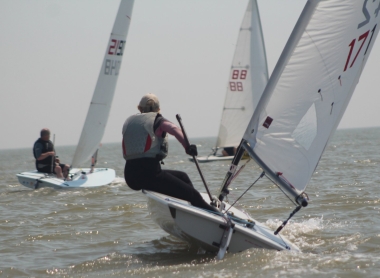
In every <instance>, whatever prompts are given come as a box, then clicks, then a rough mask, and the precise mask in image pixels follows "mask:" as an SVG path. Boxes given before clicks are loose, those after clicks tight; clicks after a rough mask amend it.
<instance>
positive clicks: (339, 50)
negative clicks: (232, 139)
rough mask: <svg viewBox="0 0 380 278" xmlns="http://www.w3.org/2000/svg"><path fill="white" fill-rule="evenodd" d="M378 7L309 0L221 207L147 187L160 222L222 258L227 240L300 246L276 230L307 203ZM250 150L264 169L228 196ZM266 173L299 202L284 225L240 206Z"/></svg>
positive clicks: (353, 0) (371, 37) (352, 0)
mask: <svg viewBox="0 0 380 278" xmlns="http://www.w3.org/2000/svg"><path fill="white" fill-rule="evenodd" d="M379 10H380V9H379V3H378V1H368V0H361V1H358V0H346V1H341V0H329V1H324V0H309V1H307V3H306V5H305V8H304V10H303V11H302V14H301V16H300V18H299V20H298V22H297V24H296V26H295V28H294V30H293V32H292V34H291V36H290V38H289V40H288V42H287V44H286V46H285V48H284V50H283V52H282V54H281V56H280V59H279V60H278V62H277V64H276V67H275V69H274V71H273V73H272V75H271V78H270V80H269V82H268V84H267V86H266V87H265V90H264V92H263V95H262V97H261V98H260V101H259V103H258V106H257V108H256V109H255V112H254V113H253V116H252V117H251V118H250V122H249V124H248V127H247V128H246V131H245V134H244V136H243V138H242V140H241V142H240V145H239V147H238V149H237V153H236V155H235V156H234V159H233V161H232V163H231V165H230V168H229V170H228V172H227V174H226V176H225V178H224V180H223V183H222V186H221V188H220V190H219V192H218V199H215V198H212V197H210V198H209V199H208V200H212V201H213V203H215V204H216V205H217V206H218V207H219V210H220V214H215V213H213V212H208V211H205V210H201V209H195V208H194V207H192V206H190V205H188V204H186V202H183V201H181V200H176V199H173V198H171V197H170V196H160V195H157V194H152V193H149V192H145V194H146V196H147V197H148V200H149V201H148V203H149V208H150V210H151V214H152V216H153V217H154V219H155V221H156V222H157V223H158V224H159V225H160V227H162V229H164V230H165V231H167V232H169V233H171V234H172V235H174V236H176V237H179V238H181V239H183V240H185V241H188V242H190V243H193V242H196V243H197V244H199V245H200V246H202V247H204V248H206V249H211V250H214V251H217V252H218V258H222V257H223V256H224V254H225V252H226V250H227V249H228V248H230V249H228V251H229V252H232V251H233V252H235V251H236V252H238V251H241V250H245V249H248V248H252V247H258V248H267V249H276V250H284V249H289V248H288V247H290V249H291V250H294V249H296V248H294V246H293V245H291V244H290V243H288V241H286V240H284V242H281V241H279V238H278V237H277V235H279V233H280V232H281V230H282V229H283V228H284V227H285V226H286V224H287V223H288V222H289V220H290V219H291V218H292V217H293V216H294V215H295V214H296V213H297V212H298V211H299V210H300V209H301V208H302V207H306V206H308V202H309V198H308V196H307V194H306V192H305V190H306V187H307V185H308V183H309V182H310V179H311V176H312V174H313V173H314V171H315V169H316V168H317V165H318V163H319V161H320V159H321V156H322V154H323V152H324V150H325V149H326V146H327V144H328V142H329V141H330V140H331V138H332V136H333V134H334V132H335V130H336V128H337V126H338V124H339V122H340V120H341V118H342V116H343V114H344V111H345V109H346V108H347V105H348V103H349V100H350V98H351V96H352V94H353V92H354V90H355V87H356V85H357V83H358V81H359V79H360V76H361V74H362V71H363V68H364V67H365V64H366V62H367V60H368V57H369V54H370V52H371V50H372V47H373V45H374V42H375V40H376V38H377V35H378V31H379V28H378V24H379V22H380V16H378V13H379ZM244 152H247V153H248V154H249V156H250V157H251V158H252V159H253V160H254V161H255V162H256V163H257V165H258V166H259V167H260V168H261V169H262V170H263V172H262V173H261V175H260V176H259V177H258V178H257V179H256V180H255V181H254V182H253V183H252V184H251V185H249V186H247V189H246V191H245V192H244V193H243V194H242V195H241V196H240V197H239V198H237V200H236V201H235V202H234V203H233V204H229V203H228V202H226V201H225V200H226V198H227V197H228V194H229V190H228V188H229V185H230V184H231V183H232V182H233V181H234V179H235V178H236V176H237V175H238V174H239V173H240V172H241V170H242V169H243V167H244V166H245V164H244V165H243V166H241V167H240V168H239V167H238V166H239V162H240V160H241V157H242V156H243V153H244ZM195 162H197V161H196V160H195ZM197 166H198V164H197ZM200 173H201V172H200ZM201 177H202V180H203V176H202V175H201ZM263 177H267V178H268V179H269V180H270V181H271V182H273V183H274V184H276V185H277V186H278V188H280V189H281V191H282V192H283V193H284V194H285V195H286V196H287V198H288V199H289V200H290V201H291V202H292V203H293V205H294V210H293V211H291V212H290V215H289V217H287V218H286V220H284V221H283V223H282V225H281V226H279V227H278V228H277V230H276V231H274V233H273V232H272V231H271V232H268V234H267V233H265V232H264V231H267V229H266V227H265V226H263V225H262V224H259V223H258V222H255V221H254V219H252V218H250V216H248V215H246V214H245V213H244V212H242V211H239V210H237V209H236V208H234V204H235V203H236V202H237V201H238V200H239V199H240V198H242V197H243V196H244V194H245V193H246V192H247V191H248V190H249V189H250V188H251V187H252V186H253V185H255V184H257V182H258V181H259V180H260V179H261V178H263ZM206 189H207V186H206ZM255 190H259V185H257V186H256V187H255ZM208 196H210V194H208ZM208 196H207V197H208ZM204 198H205V197H204ZM276 201H277V200H276ZM230 206H232V208H230ZM229 212H231V214H230V213H229ZM232 212H233V214H232ZM251 221H253V222H251ZM250 223H252V225H250ZM252 226H253V227H252ZM272 233H273V234H272ZM259 236H262V237H259ZM241 237H242V238H243V239H242V240H237V238H241ZM236 242H238V243H236ZM237 246H238V247H237ZM213 247H215V248H213Z"/></svg>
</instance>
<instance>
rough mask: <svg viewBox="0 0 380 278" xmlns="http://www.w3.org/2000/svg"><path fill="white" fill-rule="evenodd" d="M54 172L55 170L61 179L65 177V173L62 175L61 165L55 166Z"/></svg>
mask: <svg viewBox="0 0 380 278" xmlns="http://www.w3.org/2000/svg"><path fill="white" fill-rule="evenodd" d="M54 172H55V174H56V175H57V178H59V179H63V175H62V169H61V167H60V166H58V165H57V166H55V168H54Z"/></svg>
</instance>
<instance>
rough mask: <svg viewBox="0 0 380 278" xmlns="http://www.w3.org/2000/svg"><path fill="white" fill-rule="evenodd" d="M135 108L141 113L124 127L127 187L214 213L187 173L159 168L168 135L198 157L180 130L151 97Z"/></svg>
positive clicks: (155, 98)
mask: <svg viewBox="0 0 380 278" xmlns="http://www.w3.org/2000/svg"><path fill="white" fill-rule="evenodd" d="M137 108H138V109H139V111H140V112H141V114H136V115H132V116H130V117H129V118H128V119H127V120H126V121H125V123H124V126H123V142H122V146H123V156H124V159H125V160H126V163H125V168H124V178H125V181H126V183H127V185H128V186H129V187H130V188H131V189H133V190H142V189H146V190H151V191H155V192H158V193H162V194H165V195H169V196H172V197H175V198H179V199H182V200H186V201H188V202H190V203H191V204H192V205H193V206H196V207H199V208H203V209H207V210H211V211H217V209H216V208H215V207H213V206H211V205H209V204H208V203H207V202H205V201H204V200H203V198H202V196H201V195H200V193H199V192H198V191H197V190H196V189H195V188H194V186H193V184H192V183H191V181H190V178H189V177H188V175H187V174H186V173H184V172H181V171H175V170H163V169H161V163H160V162H162V160H163V159H164V158H165V157H166V156H167V154H168V142H167V134H170V135H173V136H175V137H176V139H177V140H178V141H179V142H180V143H181V144H182V146H183V147H184V149H185V150H186V153H187V154H189V155H197V154H198V153H197V147H196V146H195V145H187V144H186V142H185V140H184V136H183V133H182V131H181V129H180V128H179V127H177V126H176V125H175V124H173V123H172V122H170V121H168V120H167V119H165V118H164V117H163V116H162V115H161V114H160V113H159V112H160V104H159V101H158V98H157V97H156V96H155V95H154V94H147V95H145V96H143V98H142V99H141V101H140V104H139V105H138V107H137Z"/></svg>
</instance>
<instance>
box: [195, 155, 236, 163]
mask: <svg viewBox="0 0 380 278" xmlns="http://www.w3.org/2000/svg"><path fill="white" fill-rule="evenodd" d="M233 158H234V157H233V156H222V155H220V156H219V155H208V156H198V157H197V160H198V162H199V163H205V162H212V161H225V160H232V159H233ZM189 160H190V161H191V162H194V159H193V158H192V157H189Z"/></svg>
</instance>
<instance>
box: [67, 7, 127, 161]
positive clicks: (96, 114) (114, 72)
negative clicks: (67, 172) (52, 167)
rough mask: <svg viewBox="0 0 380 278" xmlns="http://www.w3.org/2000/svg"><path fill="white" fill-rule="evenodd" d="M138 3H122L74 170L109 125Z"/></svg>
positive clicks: (93, 147) (96, 143)
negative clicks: (133, 13)
mask: <svg viewBox="0 0 380 278" xmlns="http://www.w3.org/2000/svg"><path fill="white" fill-rule="evenodd" d="M133 3H134V0H121V2H120V6H119V9H118V13H117V15H116V19H115V23H114V25H113V28H112V32H111V35H110V38H109V41H108V45H107V49H106V53H105V55H104V59H103V63H102V67H101V69H100V73H99V77H98V81H97V83H96V86H95V91H94V94H93V96H92V100H91V102H90V108H89V110H88V113H87V117H86V120H85V123H84V126H83V129H82V133H81V136H80V139H79V143H78V145H77V148H76V150H75V154H74V158H73V162H72V167H81V166H83V163H85V162H86V161H88V160H89V159H90V158H91V156H92V155H93V154H94V153H95V151H96V150H97V149H98V147H99V144H100V142H101V140H102V137H103V134H104V130H105V128H106V125H107V121H108V116H109V113H110V109H111V104H112V100H113V96H114V93H115V88H116V84H117V79H118V76H119V72H120V68H121V62H122V58H123V53H124V48H125V44H126V37H127V34H128V29H129V24H130V20H131V14H132V9H133Z"/></svg>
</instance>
